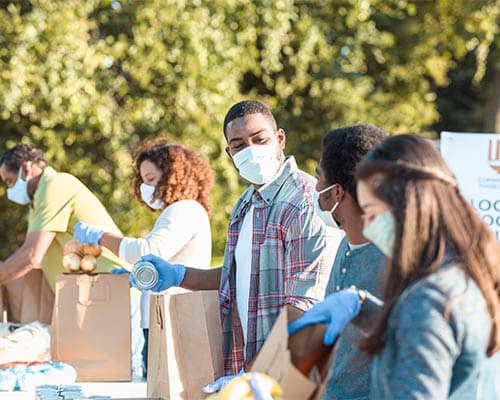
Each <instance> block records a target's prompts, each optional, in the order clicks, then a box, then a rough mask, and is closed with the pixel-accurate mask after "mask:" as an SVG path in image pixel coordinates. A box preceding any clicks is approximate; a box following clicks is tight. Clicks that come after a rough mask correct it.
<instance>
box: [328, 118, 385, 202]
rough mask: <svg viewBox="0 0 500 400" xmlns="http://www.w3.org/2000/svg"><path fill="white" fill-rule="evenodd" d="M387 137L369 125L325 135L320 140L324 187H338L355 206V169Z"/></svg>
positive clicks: (379, 129)
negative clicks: (335, 184)
mask: <svg viewBox="0 0 500 400" xmlns="http://www.w3.org/2000/svg"><path fill="white" fill-rule="evenodd" d="M388 135H389V134H388V133H387V132H386V131H385V130H384V129H382V128H379V127H377V126H375V125H370V124H358V125H349V126H344V127H341V128H337V129H333V130H331V131H329V132H328V133H327V134H326V135H325V137H324V138H323V151H322V154H321V162H320V163H321V169H322V170H323V172H324V174H325V177H326V179H327V181H328V183H331V184H334V183H338V184H339V185H341V186H342V187H343V188H344V190H346V191H347V192H349V193H350V194H351V196H352V198H353V199H354V200H355V201H356V202H357V201H358V198H357V195H356V179H355V177H354V173H355V170H356V165H357V164H358V163H359V162H360V161H361V160H362V159H363V158H364V157H365V155H366V154H367V153H368V152H369V151H370V150H372V149H374V148H375V147H376V146H378V145H379V144H380V143H382V141H383V140H384V139H385V138H386V137H387V136H388Z"/></svg>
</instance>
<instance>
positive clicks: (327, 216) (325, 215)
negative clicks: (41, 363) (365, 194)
mask: <svg viewBox="0 0 500 400" xmlns="http://www.w3.org/2000/svg"><path fill="white" fill-rule="evenodd" d="M335 186H337V184H336V183H335V184H334V185H331V186H328V187H327V188H324V189H323V190H320V191H319V192H316V191H315V192H313V194H312V198H313V205H314V212H315V213H316V214H317V215H318V217H319V218H320V219H321V220H322V221H323V223H324V224H325V225H326V226H329V227H330V228H336V229H340V227H339V224H337V221H335V219H334V218H333V215H332V213H333V212H334V211H335V209H336V208H337V206H338V205H339V203H340V202H339V201H337V202H336V203H335V204H334V205H333V207H332V209H331V210H322V209H321V205H320V204H319V195H320V194H321V193H325V192H328V191H329V190H331V189H333V188H334V187H335Z"/></svg>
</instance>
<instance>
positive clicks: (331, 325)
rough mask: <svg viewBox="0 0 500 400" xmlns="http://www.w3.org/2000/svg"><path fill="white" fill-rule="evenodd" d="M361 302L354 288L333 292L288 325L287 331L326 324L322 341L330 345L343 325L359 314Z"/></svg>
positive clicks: (291, 332)
mask: <svg viewBox="0 0 500 400" xmlns="http://www.w3.org/2000/svg"><path fill="white" fill-rule="evenodd" d="M360 311H361V302H360V299H359V294H358V292H357V290H356V289H353V288H349V289H344V290H341V291H340V292H335V293H333V294H331V295H329V296H327V297H325V299H324V300H323V301H321V302H319V303H316V304H315V305H314V306H313V307H312V308H311V309H310V310H309V311H306V312H305V313H304V314H303V315H302V316H301V317H299V318H297V319H296V320H295V321H293V322H292V323H291V324H289V325H288V333H289V334H290V335H293V334H294V333H295V332H297V331H300V330H301V329H302V328H305V327H306V326H308V325H314V324H321V323H324V324H328V328H327V329H326V332H325V335H324V336H323V343H324V344H325V345H327V346H330V345H331V344H333V342H335V339H337V336H338V335H340V332H342V330H343V329H344V327H345V326H346V325H347V324H348V323H349V322H350V321H351V320H352V319H353V318H354V317H356V315H358V314H359V312H360Z"/></svg>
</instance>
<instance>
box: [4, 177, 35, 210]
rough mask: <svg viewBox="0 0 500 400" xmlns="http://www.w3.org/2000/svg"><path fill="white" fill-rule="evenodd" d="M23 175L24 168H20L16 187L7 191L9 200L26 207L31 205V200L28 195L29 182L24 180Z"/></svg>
mask: <svg viewBox="0 0 500 400" xmlns="http://www.w3.org/2000/svg"><path fill="white" fill-rule="evenodd" d="M22 173H23V170H22V167H19V172H18V174H17V181H16V183H15V184H14V186H12V187H11V188H8V189H7V198H8V199H9V200H10V201H13V202H14V203H17V204H21V205H23V206H24V205H26V204H29V203H31V199H30V196H29V195H28V180H27V179H26V180H24V179H22V178H21V175H22Z"/></svg>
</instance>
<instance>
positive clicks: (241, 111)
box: [224, 100, 278, 136]
mask: <svg viewBox="0 0 500 400" xmlns="http://www.w3.org/2000/svg"><path fill="white" fill-rule="evenodd" d="M250 114H262V115H263V116H264V117H265V118H266V119H267V120H268V121H269V122H270V123H271V126H272V127H273V129H274V130H275V131H276V130H277V129H278V125H277V124H276V120H275V119H274V116H273V114H272V112H271V110H270V109H269V107H267V106H266V105H265V104H263V103H261V102H259V101H257V100H244V101H240V102H239V103H236V104H234V105H233V106H232V107H231V108H230V109H229V111H228V112H227V114H226V116H225V117H224V136H226V135H227V130H226V129H227V126H228V125H229V123H230V122H231V121H233V120H235V119H236V118H241V117H244V116H245V115H250Z"/></svg>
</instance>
